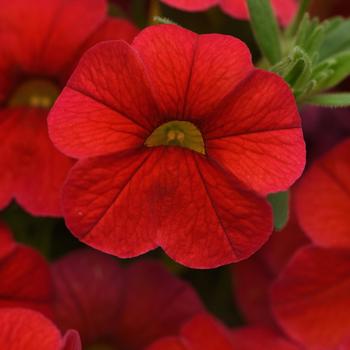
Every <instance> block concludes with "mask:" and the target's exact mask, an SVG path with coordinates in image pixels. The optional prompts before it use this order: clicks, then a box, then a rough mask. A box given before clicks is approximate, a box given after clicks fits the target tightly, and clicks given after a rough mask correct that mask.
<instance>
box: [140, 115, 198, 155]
mask: <svg viewBox="0 0 350 350" xmlns="http://www.w3.org/2000/svg"><path fill="white" fill-rule="evenodd" d="M145 145H146V146H147V147H157V146H177V147H183V148H188V149H190V150H192V151H195V152H198V153H201V154H205V147H204V141H203V137H202V134H201V132H200V131H199V130H198V128H197V127H196V126H195V125H194V124H192V123H190V122H187V121H179V120H173V121H171V122H168V123H165V124H162V125H161V126H159V127H158V128H156V129H155V130H154V131H153V132H152V134H151V135H150V136H149V137H148V138H147V140H146V142H145Z"/></svg>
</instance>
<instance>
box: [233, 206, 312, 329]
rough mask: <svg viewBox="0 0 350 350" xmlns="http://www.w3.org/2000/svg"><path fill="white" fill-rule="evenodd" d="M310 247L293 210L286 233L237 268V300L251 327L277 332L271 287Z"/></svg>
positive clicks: (271, 241) (235, 280) (280, 232)
mask: <svg viewBox="0 0 350 350" xmlns="http://www.w3.org/2000/svg"><path fill="white" fill-rule="evenodd" d="M291 202H293V201H291ZM308 243H309V241H308V239H307V238H306V237H305V235H304V234H303V232H302V231H301V229H300V227H299V225H298V223H297V220H296V217H295V214H294V212H293V210H292V212H291V213H290V219H289V222H288V224H287V226H286V227H285V228H284V229H283V230H282V231H279V232H278V231H276V232H274V233H273V234H272V235H271V237H270V239H269V240H268V242H267V243H266V244H265V245H264V246H263V247H262V248H261V249H260V251H259V252H258V253H257V254H255V255H253V256H252V257H251V258H249V259H248V260H245V261H242V262H240V263H239V264H236V265H235V266H234V267H233V287H234V292H235V298H236V301H237V303H238V307H239V308H240V310H241V312H242V314H243V316H244V318H245V319H246V320H247V321H248V323H250V324H260V325H267V326H270V327H273V328H276V323H275V319H274V317H273V315H272V312H271V306H270V298H269V291H270V287H271V284H272V282H273V281H274V280H275V278H276V277H277V275H278V274H279V273H280V271H281V270H282V269H283V268H284V267H285V265H286V264H287V262H288V261H289V260H290V258H291V257H292V256H293V254H294V253H295V252H296V251H297V249H299V248H300V247H302V246H304V245H306V244H308Z"/></svg>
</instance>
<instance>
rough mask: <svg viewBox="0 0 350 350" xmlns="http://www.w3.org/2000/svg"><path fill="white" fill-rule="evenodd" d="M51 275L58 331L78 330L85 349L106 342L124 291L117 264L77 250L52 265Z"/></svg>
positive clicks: (114, 326)
mask: <svg viewBox="0 0 350 350" xmlns="http://www.w3.org/2000/svg"><path fill="white" fill-rule="evenodd" d="M52 273H53V278H54V287H55V321H56V323H57V325H58V326H59V327H60V329H61V330H63V331H66V330H68V329H71V328H73V329H76V330H78V331H79V333H80V335H81V338H82V340H83V343H84V346H88V345H91V344H93V343H95V342H96V343H98V341H100V340H103V339H105V338H109V337H110V336H111V335H112V334H113V333H114V332H115V328H116V324H117V318H118V311H119V309H120V304H121V295H122V293H123V288H124V271H123V270H122V269H121V268H120V267H119V265H118V263H117V261H116V260H115V259H114V258H113V257H111V256H108V255H105V254H102V253H99V252H96V251H93V250H77V251H74V252H72V253H70V254H68V255H66V256H64V257H63V258H61V259H60V260H58V261H57V262H55V263H54V264H53V267H52ZM101 291H103V293H101Z"/></svg>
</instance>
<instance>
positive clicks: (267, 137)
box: [49, 25, 305, 268]
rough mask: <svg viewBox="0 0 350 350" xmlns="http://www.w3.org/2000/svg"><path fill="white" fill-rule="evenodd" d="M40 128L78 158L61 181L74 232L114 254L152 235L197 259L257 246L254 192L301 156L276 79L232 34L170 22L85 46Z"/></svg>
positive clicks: (260, 232)
mask: <svg viewBox="0 0 350 350" xmlns="http://www.w3.org/2000/svg"><path fill="white" fill-rule="evenodd" d="M49 133H50V136H51V139H52V140H53V142H54V144H55V145H56V146H57V147H58V148H59V149H60V150H61V151H62V152H63V153H65V154H66V155H68V156H70V157H73V158H78V159H79V161H78V163H77V164H76V165H75V166H74V168H73V169H72V171H71V172H70V175H69V177H68V179H67V182H66V185H65V186H64V188H63V210H64V217H65V219H66V224H67V225H68V227H69V228H70V230H71V231H72V232H73V233H74V234H75V235H76V236H77V237H78V238H79V239H81V240H82V241H83V242H85V243H87V244H89V245H91V246H93V247H95V248H97V249H100V250H102V251H105V252H108V253H111V254H115V255H117V256H119V257H132V256H136V255H140V254H142V253H145V252H147V251H149V250H151V249H154V248H156V247H158V246H161V247H162V248H163V249H164V250H165V251H166V252H167V253H168V254H169V255H170V256H171V257H172V258H173V259H175V260H176V261H178V262H180V263H182V264H185V265H188V266H192V267H199V268H209V267H215V266H218V265H223V264H228V263H231V262H235V261H238V260H242V259H244V258H247V257H248V256H249V255H251V254H252V253H254V252H255V251H256V250H257V249H259V248H260V247H261V245H262V244H263V243H264V242H265V241H266V240H267V238H268V237H269V235H270V234H271V231H272V218H271V217H272V215H271V208H270V206H269V205H268V204H267V202H266V200H265V198H264V196H265V195H266V194H267V193H270V192H277V191H281V190H285V189H287V188H288V187H289V186H290V185H291V184H292V183H293V182H294V181H295V180H296V179H297V178H298V177H299V175H300V174H301V172H302V170H303V168H304V162H305V145H304V141H303V136H302V131H301V127H300V118H299V115H298V111H297V107H296V104H295V100H294V97H293V95H292V93H291V91H290V89H289V88H288V86H287V84H286V83H285V82H284V81H283V80H282V79H281V78H280V77H278V76H277V75H275V74H273V73H269V72H265V71H262V70H259V69H255V68H254V66H253V65H252V62H251V57H250V53H249V50H248V49H247V47H246V46H245V45H244V44H243V43H242V42H241V41H239V40H238V39H235V38H233V37H230V36H225V35H218V34H211V35H197V34H195V33H193V32H191V31H188V30H185V29H182V28H181V27H178V26H176V25H160V26H153V27H149V28H147V29H145V30H144V31H143V32H141V33H140V34H139V35H138V36H137V37H136V39H135V40H134V42H133V44H132V46H129V45H128V44H127V43H125V42H122V41H113V42H106V43H101V44H98V45H96V46H95V47H94V48H93V49H91V50H89V51H88V53H86V55H84V57H83V58H82V60H81V61H80V64H79V65H78V67H77V69H76V70H75V72H74V73H73V75H72V77H71V78H70V80H69V82H68V84H67V86H66V88H65V89H64V91H63V92H62V94H61V96H60V97H59V98H58V100H57V102H56V104H55V106H54V107H53V109H52V112H51V114H50V116H49Z"/></svg>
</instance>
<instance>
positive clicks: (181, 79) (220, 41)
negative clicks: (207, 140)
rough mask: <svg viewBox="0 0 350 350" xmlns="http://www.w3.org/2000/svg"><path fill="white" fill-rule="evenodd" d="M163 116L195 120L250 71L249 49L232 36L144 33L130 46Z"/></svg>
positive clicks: (158, 29)
mask: <svg viewBox="0 0 350 350" xmlns="http://www.w3.org/2000/svg"><path fill="white" fill-rule="evenodd" d="M133 47H134V48H135V49H136V50H137V51H138V52H139V54H140V56H141V58H142V60H143V62H144V63H145V66H146V69H147V71H148V73H149V77H150V79H151V82H152V88H153V91H154V94H155V97H156V100H157V102H158V104H159V105H160V108H161V111H162V113H163V114H164V116H165V117H167V118H168V119H180V120H182V119H185V120H195V119H198V118H200V117H203V116H204V115H207V114H208V113H210V112H212V111H213V110H214V109H215V108H216V106H217V105H218V103H219V102H220V101H221V100H222V99H223V98H224V97H225V96H226V95H227V94H228V93H229V92H230V91H231V90H232V89H233V88H234V87H235V86H237V84H238V83H239V82H240V81H241V80H242V79H243V78H244V77H245V76H246V75H247V74H248V73H249V72H250V71H251V70H252V69H253V66H252V62H251V57H250V52H249V49H248V48H247V46H246V45H245V44H244V43H243V42H241V41H240V40H238V39H236V38H233V37H232V36H225V35H219V34H210V35H196V34H195V33H193V32H191V31H189V30H186V29H183V28H181V27H179V26H175V25H158V26H152V27H149V28H147V29H145V30H143V31H142V32H141V33H140V34H139V35H138V36H137V37H136V38H135V40H134V43H133Z"/></svg>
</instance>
